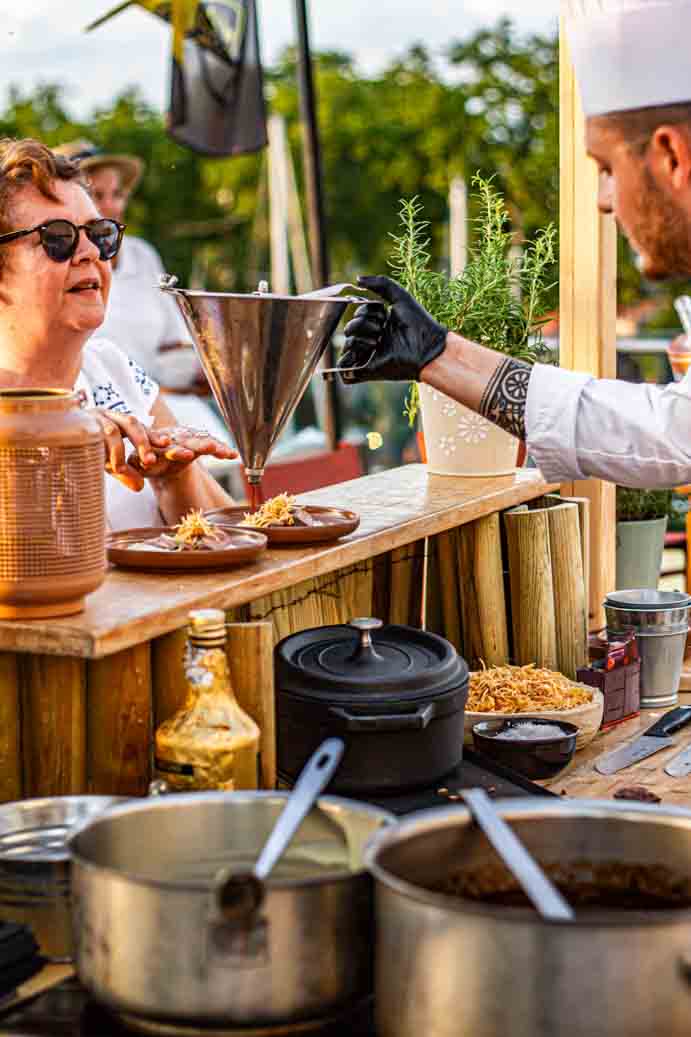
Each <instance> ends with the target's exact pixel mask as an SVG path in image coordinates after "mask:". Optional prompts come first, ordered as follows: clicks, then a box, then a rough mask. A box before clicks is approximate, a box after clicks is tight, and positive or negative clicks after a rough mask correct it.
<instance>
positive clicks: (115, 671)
mask: <svg viewBox="0 0 691 1037" xmlns="http://www.w3.org/2000/svg"><path fill="white" fill-rule="evenodd" d="M88 689H89V690H88V696H89V718H88V730H89V737H88V750H89V791H90V792H93V793H97V794H104V795H109V796H110V795H113V796H143V795H146V791H147V789H148V786H149V781H150V778H151V736H152V708H151V698H152V696H151V663H150V650H149V644H148V642H145V643H144V644H140V645H135V646H134V647H133V648H127V649H125V650H124V651H122V652H116V653H115V654H114V655H108V656H106V657H105V658H104V659H92V660H91V661H90V662H89V664H88Z"/></svg>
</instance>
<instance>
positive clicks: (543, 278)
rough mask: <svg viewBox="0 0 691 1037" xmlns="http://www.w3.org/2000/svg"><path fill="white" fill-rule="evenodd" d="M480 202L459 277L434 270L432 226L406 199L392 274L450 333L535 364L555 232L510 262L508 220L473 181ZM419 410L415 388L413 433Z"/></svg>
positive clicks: (479, 181)
mask: <svg viewBox="0 0 691 1037" xmlns="http://www.w3.org/2000/svg"><path fill="white" fill-rule="evenodd" d="M473 186H474V187H476V188H477V194H476V197H477V198H478V199H479V201H480V214H479V215H478V216H477V217H476V218H475V220H474V223H475V235H474V239H475V240H474V244H473V245H472V246H471V248H470V249H469V253H468V261H467V263H466V266H465V269H464V270H463V273H462V274H460V276H459V277H455V278H449V277H447V275H446V274H444V273H440V272H439V271H436V270H433V269H431V266H430V263H431V256H430V253H429V237H428V234H427V229H428V227H429V223H428V222H427V221H425V220H424V219H423V218H422V213H423V209H422V205H421V204H420V202H419V200H418V199H417V198H412V199H408V200H406V199H404V200H403V201H402V202H401V209H400V225H401V228H400V233H399V234H392V235H391V237H392V238H393V243H394V244H393V251H392V256H391V260H390V266H391V269H392V271H393V274H394V276H395V277H396V279H397V280H398V281H399V282H400V283H401V284H402V285H403V287H404V288H405V289H407V291H409V292H410V293H411V295H414V296H415V298H416V299H417V300H418V302H419V303H421V305H422V306H424V307H425V309H426V310H427V311H428V312H429V313H430V314H431V315H432V316H433V317H434V319H435V320H437V321H439V323H440V324H443V325H445V326H446V327H447V328H449V329H450V330H451V331H455V332H457V333H458V334H462V335H464V336H465V337H466V338H469V339H472V340H473V341H475V342H480V343H482V344H483V345H486V346H490V347H491V348H492V349H497V350H499V352H501V353H505V354H506V355H507V356H512V357H517V358H519V359H521V360H525V361H527V362H528V363H534V361H535V359H536V356H537V353H538V351H539V348H540V345H541V342H542V327H543V325H544V324H545V322H546V317H545V316H544V308H545V304H546V298H547V293H548V292H549V291H550V289H551V288H553V287H554V282H548V276H549V272H550V269H551V268H552V266H553V264H554V262H555V259H556V229H555V227H554V225H553V224H550V225H549V226H548V227H546V228H545V229H543V230H541V231H540V232H539V233H538V234H537V236H536V237H535V239H534V240H533V241H532V242H530V243H529V244H528V245H527V246H526V248H525V250H524V252H523V255H522V257H521V259H520V260H518V261H516V260H512V259H511V258H510V255H509V249H510V246H511V233H510V231H508V230H507V225H508V221H509V213H508V210H507V208H506V204H505V202H504V199H503V198H502V196H501V195H500V194H499V193H498V192H497V191H496V190H495V189H494V187H493V186H492V182H491V180H485V179H484V178H483V177H482V176H480V174H477V175H476V176H474V177H473ZM418 405H419V390H418V386H417V384H413V385H411V387H410V392H409V394H408V397H407V399H406V404H405V414H406V417H407V418H408V421H409V423H410V425H411V426H412V425H413V423H414V421H415V417H416V414H417V409H418Z"/></svg>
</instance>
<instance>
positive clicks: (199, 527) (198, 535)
mask: <svg viewBox="0 0 691 1037" xmlns="http://www.w3.org/2000/svg"><path fill="white" fill-rule="evenodd" d="M203 537H210V538H211V539H212V540H221V539H222V538H221V536H220V535H219V531H218V530H217V529H216V528H215V526H212V525H211V523H210V522H209V521H208V519H205V518H204V515H203V514H202V512H201V511H195V510H194V509H193V510H192V511H188V512H187V514H186V515H184V516H183V518H181V519H180V521H179V522H178V524H177V525H176V527H175V536H174V538H173V539H174V540H177V542H178V543H179V544H185V545H191V546H192V547H194V546H195V544H196V543H197V541H199V540H201V539H202V538H203Z"/></svg>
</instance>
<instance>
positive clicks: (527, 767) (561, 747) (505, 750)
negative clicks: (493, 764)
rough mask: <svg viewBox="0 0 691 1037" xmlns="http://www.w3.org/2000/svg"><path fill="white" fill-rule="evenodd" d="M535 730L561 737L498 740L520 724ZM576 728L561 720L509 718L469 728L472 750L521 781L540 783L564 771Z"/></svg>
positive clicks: (573, 746)
mask: <svg viewBox="0 0 691 1037" xmlns="http://www.w3.org/2000/svg"><path fill="white" fill-rule="evenodd" d="M526 723H528V724H533V725H536V726H537V727H544V728H545V729H547V730H549V728H554V727H557V728H559V729H560V730H561V735H552V736H550V737H545V738H520V739H519V738H516V739H509V738H502V737H501V733H502V732H503V731H506V730H507V729H510V728H516V727H519V728H520V726H521V724H526ZM577 738H578V727H577V726H576V725H575V724H568V723H566V722H565V721H563V720H544V719H542V718H541V717H530V716H522V717H512V718H510V719H507V720H483V721H481V722H480V723H479V724H475V725H474V727H473V741H474V743H475V748H476V749H477V751H478V752H479V753H482V754H483V756H486V757H489V759H490V760H498V761H499V762H500V763H503V764H504V765H505V766H506V767H510V768H511V769H512V770H514V771H517V772H518V774H522V775H523V777H524V778H530V779H531V780H535V781H541V780H544V779H546V778H554V777H556V775H557V774H559V773H560V772H561V771H563V770H564V768H565V767H568V765H569V763H570V762H571V760H572V759H573V757H574V753H575V752H576V744H577Z"/></svg>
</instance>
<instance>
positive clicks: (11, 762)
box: [0, 652, 22, 803]
mask: <svg viewBox="0 0 691 1037" xmlns="http://www.w3.org/2000/svg"><path fill="white" fill-rule="evenodd" d="M20 716H21V713H20V709H19V670H18V666H17V656H16V655H15V654H14V653H12V652H0V803H5V802H7V801H8V800H13V799H21V795H22V769H21V761H20V755H19V754H20V752H21V744H22V739H21V730H20V719H19V718H20Z"/></svg>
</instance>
